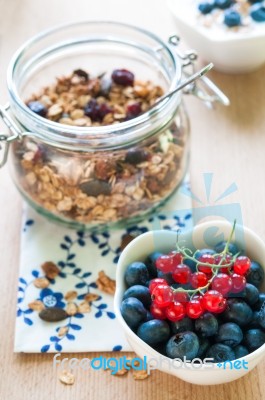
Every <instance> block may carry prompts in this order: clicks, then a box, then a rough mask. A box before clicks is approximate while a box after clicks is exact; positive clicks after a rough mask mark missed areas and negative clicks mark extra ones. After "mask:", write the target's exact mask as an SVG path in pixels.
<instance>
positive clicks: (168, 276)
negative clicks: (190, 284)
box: [157, 271, 176, 285]
mask: <svg viewBox="0 0 265 400" xmlns="http://www.w3.org/2000/svg"><path fill="white" fill-rule="evenodd" d="M157 277H158V278H163V279H165V280H166V281H167V283H168V284H169V285H173V284H174V283H176V282H175V281H174V279H173V278H172V274H171V273H170V272H168V273H167V274H165V273H164V272H162V271H158V272H157Z"/></svg>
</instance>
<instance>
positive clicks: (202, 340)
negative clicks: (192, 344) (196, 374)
mask: <svg viewBox="0 0 265 400" xmlns="http://www.w3.org/2000/svg"><path fill="white" fill-rule="evenodd" d="M210 346H211V342H210V340H209V339H208V338H207V337H199V351H198V354H197V358H200V359H201V360H203V359H204V358H205V357H206V352H207V350H208V349H209V347H210Z"/></svg>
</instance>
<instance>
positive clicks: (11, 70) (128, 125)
mask: <svg viewBox="0 0 265 400" xmlns="http://www.w3.org/2000/svg"><path fill="white" fill-rule="evenodd" d="M87 24H95V25H100V24H106V25H109V26H110V27H111V26H113V27H114V26H116V27H121V28H127V29H128V28H129V29H131V30H132V31H135V32H138V33H141V34H143V35H145V36H146V37H149V38H150V39H152V40H154V41H155V42H157V44H158V45H160V46H161V48H162V49H163V50H165V51H166V53H167V55H168V56H169V57H170V59H171V61H172V62H173V65H174V72H175V76H174V79H173V80H172V81H171V86H170V89H169V90H174V89H175V88H176V87H177V85H178V83H179V81H180V79H181V63H180V61H179V58H178V56H177V53H176V52H174V51H172V50H171V48H170V45H167V43H166V42H164V41H163V40H162V39H160V38H159V37H158V36H157V35H155V34H154V33H152V32H150V31H148V30H145V29H143V28H140V27H137V26H134V25H131V24H126V23H122V22H115V21H108V20H106V21H104V20H101V21H99V20H84V21H79V22H74V23H70V24H69V23H67V24H60V25H57V26H55V27H52V28H50V29H46V30H44V31H42V32H40V33H39V34H37V35H35V36H34V37H32V38H30V39H29V40H28V41H26V42H25V43H24V44H23V45H22V46H21V47H20V48H19V49H18V50H17V51H16V52H15V54H14V55H13V57H12V59H11V61H10V63H9V66H8V70H7V86H8V91H9V95H10V98H11V101H12V102H13V103H14V104H15V106H16V107H17V108H18V110H19V112H20V113H22V114H24V115H26V116H27V117H28V118H30V119H31V120H32V121H33V122H34V123H35V124H36V125H39V126H40V125H42V126H44V127H45V129H47V132H48V133H47V134H48V135H49V134H50V135H51V136H53V135H54V134H55V135H56V137H57V139H58V138H60V136H61V137H62V136H63V133H62V127H63V131H64V132H66V131H67V133H68V134H70V135H73V136H72V137H71V138H69V139H75V138H80V137H82V136H86V135H87V136H90V137H91V136H94V135H96V136H97V138H98V139H100V136H101V135H106V134H108V133H110V132H111V133H113V131H115V135H118V134H121V135H122V136H126V132H128V130H131V129H132V128H137V127H139V126H141V125H143V124H145V123H146V122H147V121H149V120H150V118H152V117H155V116H157V115H158V114H159V113H160V112H161V111H162V110H165V109H166V108H167V107H168V106H169V105H172V104H173V103H176V99H177V98H180V92H179V93H176V95H173V96H172V97H170V98H167V99H165V100H164V101H163V102H161V103H159V104H158V105H157V106H154V107H153V108H152V109H151V110H149V111H148V110H147V111H145V112H144V113H143V114H141V115H140V116H139V117H136V118H133V119H131V120H129V121H125V122H121V123H120V124H117V125H116V124H115V127H114V126H113V125H105V126H96V127H73V126H70V125H64V124H61V123H58V122H54V121H51V120H49V119H46V118H43V117H41V116H39V115H37V114H36V113H34V112H33V111H31V110H30V108H29V107H27V105H26V104H25V102H24V101H23V100H22V98H21V97H20V95H19V93H18V90H17V87H16V82H15V79H14V74H15V72H16V68H17V66H18V63H19V61H20V59H21V58H22V57H23V55H24V54H25V53H26V52H27V51H28V50H29V49H30V48H31V46H34V45H35V44H36V43H38V42H40V41H41V40H43V39H45V38H47V37H48V36H50V35H52V34H56V33H58V32H60V31H61V32H63V30H65V29H70V28H75V27H81V26H82V25H84V26H85V25H87ZM177 103H178V102H177ZM11 108H12V104H11ZM54 138H55V136H54Z"/></svg>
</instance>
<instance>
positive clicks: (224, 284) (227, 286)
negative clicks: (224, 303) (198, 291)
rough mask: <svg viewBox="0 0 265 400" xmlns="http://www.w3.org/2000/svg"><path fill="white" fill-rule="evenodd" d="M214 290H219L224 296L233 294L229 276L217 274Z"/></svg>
mask: <svg viewBox="0 0 265 400" xmlns="http://www.w3.org/2000/svg"><path fill="white" fill-rule="evenodd" d="M211 286H212V289H213V290H217V291H218V292H219V293H221V294H222V295H223V296H225V295H226V294H228V293H229V292H231V289H232V287H233V282H232V279H231V277H230V276H229V275H227V274H224V273H221V274H217V275H216V276H215V277H214V278H213V280H212V285H211Z"/></svg>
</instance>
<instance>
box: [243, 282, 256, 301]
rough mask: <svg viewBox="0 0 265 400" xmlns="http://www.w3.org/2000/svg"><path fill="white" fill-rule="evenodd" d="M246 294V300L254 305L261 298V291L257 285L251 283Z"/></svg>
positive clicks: (247, 286)
mask: <svg viewBox="0 0 265 400" xmlns="http://www.w3.org/2000/svg"><path fill="white" fill-rule="evenodd" d="M244 292H245V296H244V300H245V301H246V302H247V303H248V304H249V305H250V306H252V305H253V304H255V303H256V302H257V301H258V300H259V291H258V289H257V288H256V286H254V285H252V284H251V283H247V284H246V287H245V290H244Z"/></svg>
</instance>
